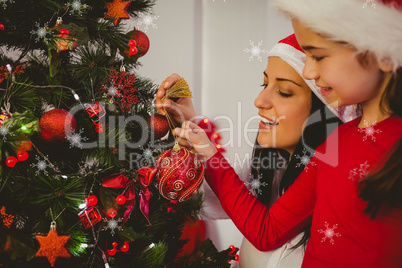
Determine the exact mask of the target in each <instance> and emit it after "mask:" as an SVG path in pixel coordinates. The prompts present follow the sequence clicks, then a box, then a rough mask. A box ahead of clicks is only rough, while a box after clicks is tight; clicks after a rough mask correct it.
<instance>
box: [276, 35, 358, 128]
mask: <svg viewBox="0 0 402 268" xmlns="http://www.w3.org/2000/svg"><path fill="white" fill-rule="evenodd" d="M268 57H279V58H281V59H282V60H283V61H285V62H286V63H287V64H289V65H290V66H291V67H292V68H293V69H295V71H296V72H297V73H298V74H299V75H300V76H301V77H302V78H303V79H304V77H303V75H302V72H303V68H304V64H305V62H306V54H304V52H303V50H302V49H301V47H300V46H299V43H297V40H296V36H295V35H294V34H292V35H289V36H288V37H286V38H284V39H282V40H281V41H279V42H278V44H276V45H275V46H274V47H273V48H272V49H271V50H270V51H269V52H268ZM304 81H305V82H306V84H307V85H308V86H309V87H310V89H311V91H313V93H314V94H315V95H316V96H317V97H318V98H319V99H320V100H321V101H322V102H323V103H324V104H325V105H326V106H327V107H328V109H329V110H331V112H332V113H334V114H335V115H336V116H337V117H338V118H339V119H341V120H342V121H343V122H347V121H349V120H352V119H354V118H356V117H357V115H356V106H355V105H351V106H346V107H342V108H340V109H336V108H334V107H332V106H331V105H329V104H328V102H327V101H326V100H325V98H324V96H323V95H322V94H321V90H320V88H319V87H317V86H316V85H315V81H314V80H307V79H304Z"/></svg>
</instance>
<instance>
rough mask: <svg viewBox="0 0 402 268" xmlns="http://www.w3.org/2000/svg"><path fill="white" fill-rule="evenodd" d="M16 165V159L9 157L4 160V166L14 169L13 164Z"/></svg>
mask: <svg viewBox="0 0 402 268" xmlns="http://www.w3.org/2000/svg"><path fill="white" fill-rule="evenodd" d="M17 163H18V159H17V158H15V157H14V156H9V157H8V158H7V160H6V165H7V166H8V167H11V168H12V167H14V166H15V164H17Z"/></svg>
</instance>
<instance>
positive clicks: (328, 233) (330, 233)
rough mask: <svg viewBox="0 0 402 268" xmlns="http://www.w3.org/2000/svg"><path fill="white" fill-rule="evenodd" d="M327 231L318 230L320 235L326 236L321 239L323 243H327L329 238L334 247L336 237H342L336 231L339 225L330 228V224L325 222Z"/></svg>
mask: <svg viewBox="0 0 402 268" xmlns="http://www.w3.org/2000/svg"><path fill="white" fill-rule="evenodd" d="M325 227H326V229H325V230H322V229H320V230H318V232H319V233H320V234H324V237H323V238H322V239H321V242H325V241H326V240H327V238H329V242H330V243H331V244H332V245H333V244H334V239H333V238H334V237H340V236H341V234H340V233H336V232H335V229H336V228H337V227H338V224H334V225H333V226H332V228H329V224H328V222H325Z"/></svg>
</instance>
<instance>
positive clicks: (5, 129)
mask: <svg viewBox="0 0 402 268" xmlns="http://www.w3.org/2000/svg"><path fill="white" fill-rule="evenodd" d="M7 135H10V136H15V135H14V134H13V133H11V132H10V129H9V128H8V127H7V126H5V125H4V124H3V125H1V127H0V136H3V141H6V140H7Z"/></svg>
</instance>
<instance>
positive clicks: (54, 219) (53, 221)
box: [50, 208, 66, 224]
mask: <svg viewBox="0 0 402 268" xmlns="http://www.w3.org/2000/svg"><path fill="white" fill-rule="evenodd" d="M64 210H66V208H63V210H62V211H61V212H60V213H59V215H57V216H56V218H53V211H52V208H50V217H52V224H53V223H54V224H56V220H57V219H58V218H59V217H60V215H61V213H63V212H64Z"/></svg>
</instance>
